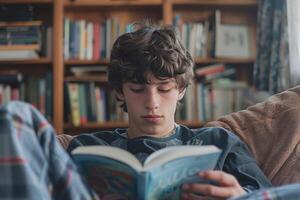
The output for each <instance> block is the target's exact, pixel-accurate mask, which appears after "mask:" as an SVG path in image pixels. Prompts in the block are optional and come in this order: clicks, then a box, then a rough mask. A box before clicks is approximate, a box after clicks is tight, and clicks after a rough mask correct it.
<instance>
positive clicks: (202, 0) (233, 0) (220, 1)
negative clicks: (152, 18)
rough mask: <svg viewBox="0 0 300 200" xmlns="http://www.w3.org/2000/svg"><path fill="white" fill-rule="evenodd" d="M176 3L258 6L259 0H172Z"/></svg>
mask: <svg viewBox="0 0 300 200" xmlns="http://www.w3.org/2000/svg"><path fill="white" fill-rule="evenodd" d="M172 2H173V4H174V5H203V6H205V5H207V6H257V5H258V0H172Z"/></svg>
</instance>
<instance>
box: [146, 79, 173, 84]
mask: <svg viewBox="0 0 300 200" xmlns="http://www.w3.org/2000/svg"><path fill="white" fill-rule="evenodd" d="M168 83H175V80H163V81H157V82H151V83H150V84H153V85H165V84H168Z"/></svg>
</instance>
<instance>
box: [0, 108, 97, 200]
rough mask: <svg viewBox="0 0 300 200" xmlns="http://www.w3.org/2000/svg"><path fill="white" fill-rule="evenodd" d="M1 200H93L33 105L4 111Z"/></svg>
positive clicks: (0, 118)
mask: <svg viewBox="0 0 300 200" xmlns="http://www.w3.org/2000/svg"><path fill="white" fill-rule="evenodd" d="M0 174H1V178H0V199H10V200H16V199H31V200H35V199H36V200H44V199H72V200H77V199H78V200H79V199H93V198H92V195H91V192H89V190H88V189H87V187H86V186H85V184H84V183H83V182H82V180H81V177H80V175H79V174H78V172H77V169H76V166H75V165H74V164H73V162H72V160H71V159H70V157H69V155H68V154H67V153H66V152H65V151H64V150H63V148H62V147H61V146H60V144H59V143H58V142H57V140H56V138H55V132H54V130H53V128H52V127H51V125H50V124H49V123H48V122H47V120H46V119H45V118H44V117H43V116H42V115H41V114H40V113H39V112H38V111H37V110H36V109H35V108H34V107H32V106H31V105H29V104H26V103H22V102H12V103H9V104H7V105H6V106H4V107H2V108H0Z"/></svg>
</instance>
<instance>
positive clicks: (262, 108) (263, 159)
mask: <svg viewBox="0 0 300 200" xmlns="http://www.w3.org/2000/svg"><path fill="white" fill-rule="evenodd" d="M205 126H206V127H208V126H222V127H224V128H226V129H228V130H230V131H232V132H234V133H235V134H237V135H238V136H239V137H240V138H241V139H242V140H243V141H244V142H245V143H246V144H247V145H248V147H249V148H250V151H251V152H252V153H253V155H254V157H255V159H256V160H257V162H258V165H259V166H260V167H261V169H262V170H263V172H264V173H265V174H266V176H267V177H268V178H269V179H270V180H271V182H272V183H273V184H274V185H282V184H286V183H294V182H300V87H295V88H292V89H290V90H287V91H284V92H282V93H279V94H276V95H273V96H271V97H269V98H268V99H267V100H266V101H264V102H262V103H259V104H256V105H254V106H251V107H249V108H248V109H246V110H243V111H239V112H235V113H232V114H229V115H226V116H223V117H221V118H219V119H218V120H216V121H212V122H209V123H207V124H205Z"/></svg>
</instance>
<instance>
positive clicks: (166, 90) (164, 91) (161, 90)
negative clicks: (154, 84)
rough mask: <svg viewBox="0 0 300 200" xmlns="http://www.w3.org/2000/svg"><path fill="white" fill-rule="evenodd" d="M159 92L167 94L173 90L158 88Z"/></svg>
mask: <svg viewBox="0 0 300 200" xmlns="http://www.w3.org/2000/svg"><path fill="white" fill-rule="evenodd" d="M158 91H160V92H163V93H167V92H170V91H171V88H158Z"/></svg>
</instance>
